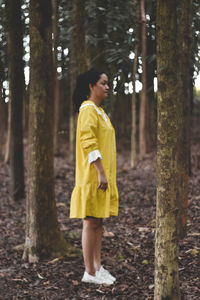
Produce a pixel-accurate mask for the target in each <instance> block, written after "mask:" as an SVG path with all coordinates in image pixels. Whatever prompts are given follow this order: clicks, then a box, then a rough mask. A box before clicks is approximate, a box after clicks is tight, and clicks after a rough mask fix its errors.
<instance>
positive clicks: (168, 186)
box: [154, 0, 180, 300]
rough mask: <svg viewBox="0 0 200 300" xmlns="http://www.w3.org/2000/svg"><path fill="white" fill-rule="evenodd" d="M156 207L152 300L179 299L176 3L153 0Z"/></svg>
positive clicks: (172, 0)
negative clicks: (154, 20)
mask: <svg viewBox="0 0 200 300" xmlns="http://www.w3.org/2000/svg"><path fill="white" fill-rule="evenodd" d="M156 21H157V73H158V139H157V207H156V243H155V293H154V300H163V299H170V300H180V290H179V275H178V254H179V245H178V232H177V218H178V205H177V189H178V180H177V176H179V174H178V170H177V160H178V159H177V156H178V137H179V122H180V120H179V115H178V114H177V111H178V108H179V104H178V102H179V99H178V97H177V59H176V58H177V53H176V21H177V18H176V2H175V1H174V0H157V20H156Z"/></svg>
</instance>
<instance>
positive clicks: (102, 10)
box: [93, 0, 108, 73]
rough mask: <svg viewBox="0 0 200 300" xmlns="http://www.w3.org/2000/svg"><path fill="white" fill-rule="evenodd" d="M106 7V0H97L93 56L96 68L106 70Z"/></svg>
mask: <svg viewBox="0 0 200 300" xmlns="http://www.w3.org/2000/svg"><path fill="white" fill-rule="evenodd" d="M106 8H107V0H97V8H96V9H97V14H96V20H97V28H96V33H97V46H96V49H95V58H94V61H93V65H94V67H95V68H96V69H97V70H101V71H104V72H105V73H106V72H107V71H108V67H107V64H106V61H105V50H106V48H105V39H104V37H105V32H106Z"/></svg>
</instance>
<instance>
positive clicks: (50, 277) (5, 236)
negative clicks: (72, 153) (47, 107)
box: [0, 118, 200, 300]
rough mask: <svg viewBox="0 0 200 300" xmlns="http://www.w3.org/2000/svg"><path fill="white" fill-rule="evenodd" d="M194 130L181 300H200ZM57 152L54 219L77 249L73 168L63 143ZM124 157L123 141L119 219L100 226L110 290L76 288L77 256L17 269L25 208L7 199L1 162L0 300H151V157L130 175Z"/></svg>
mask: <svg viewBox="0 0 200 300" xmlns="http://www.w3.org/2000/svg"><path fill="white" fill-rule="evenodd" d="M193 124H194V127H193V128H195V130H193V136H192V147H191V149H192V155H191V157H192V175H191V177H190V182H189V205H188V225H187V237H186V238H185V239H184V240H183V241H181V242H180V255H179V272H180V288H181V294H182V299H184V300H197V299H200V231H199V226H200V131H198V130H199V128H198V126H199V124H200V119H198V118H196V119H194V120H193ZM59 149H60V150H59V155H58V156H56V157H55V189H56V202H57V210H58V219H59V223H60V227H61V230H62V232H63V234H64V236H65V237H66V239H67V240H68V241H69V242H70V243H71V244H73V245H74V246H75V247H76V248H77V249H81V242H80V238H81V227H82V223H81V221H80V220H70V219H69V203H70V195H71V191H72V189H73V186H74V168H73V166H72V165H70V164H69V162H68V159H67V158H68V146H67V143H66V142H65V140H62V142H61V145H60V147H59ZM128 149H129V142H128V141H123V142H122V141H118V188H119V196H120V205H119V216H118V217H112V218H110V219H107V220H105V222H104V237H103V249H102V256H103V265H104V266H105V267H106V268H107V269H108V270H110V271H111V272H112V274H113V275H114V276H116V278H117V281H116V283H115V284H114V285H112V286H104V285H101V286H96V285H92V284H83V283H81V277H82V275H83V272H84V266H83V259H82V255H81V254H79V255H76V256H75V257H59V258H57V259H49V260H47V261H42V262H39V263H37V264H29V263H27V262H24V261H22V253H23V250H22V247H23V243H24V237H25V201H22V202H21V203H13V202H12V200H11V199H10V195H9V169H8V166H7V165H5V164H4V163H3V161H2V160H0V236H1V239H0V299H2V300H7V299H12V300H17V299H27V300H28V299H40V300H44V299H48V300H50V299H52V300H54V299H55V300H57V299H62V300H73V299H133V300H143V299H145V300H152V299H153V291H154V235H155V203H156V170H155V169H156V154H155V152H154V151H153V152H152V153H150V154H148V155H147V156H146V158H145V159H144V160H142V161H139V162H138V164H137V167H136V169H134V170H133V169H131V168H130V167H129V157H130V154H129V151H128Z"/></svg>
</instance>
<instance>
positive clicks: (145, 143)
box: [139, 0, 149, 159]
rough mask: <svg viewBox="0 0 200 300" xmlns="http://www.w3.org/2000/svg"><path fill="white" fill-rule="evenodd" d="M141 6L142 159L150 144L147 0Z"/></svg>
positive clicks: (140, 148) (140, 141)
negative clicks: (147, 78) (147, 81)
mask: <svg viewBox="0 0 200 300" xmlns="http://www.w3.org/2000/svg"><path fill="white" fill-rule="evenodd" d="M140 5H141V21H142V30H141V31H142V33H141V35H142V36H141V39H142V96H141V104H140V124H139V152H140V158H141V159H142V158H143V157H144V156H145V154H146V153H147V151H148V150H149V149H148V144H149V135H148V127H147V124H148V121H147V118H148V99H147V83H146V76H147V75H146V15H145V0H140Z"/></svg>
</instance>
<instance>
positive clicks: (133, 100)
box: [0, 0, 200, 299]
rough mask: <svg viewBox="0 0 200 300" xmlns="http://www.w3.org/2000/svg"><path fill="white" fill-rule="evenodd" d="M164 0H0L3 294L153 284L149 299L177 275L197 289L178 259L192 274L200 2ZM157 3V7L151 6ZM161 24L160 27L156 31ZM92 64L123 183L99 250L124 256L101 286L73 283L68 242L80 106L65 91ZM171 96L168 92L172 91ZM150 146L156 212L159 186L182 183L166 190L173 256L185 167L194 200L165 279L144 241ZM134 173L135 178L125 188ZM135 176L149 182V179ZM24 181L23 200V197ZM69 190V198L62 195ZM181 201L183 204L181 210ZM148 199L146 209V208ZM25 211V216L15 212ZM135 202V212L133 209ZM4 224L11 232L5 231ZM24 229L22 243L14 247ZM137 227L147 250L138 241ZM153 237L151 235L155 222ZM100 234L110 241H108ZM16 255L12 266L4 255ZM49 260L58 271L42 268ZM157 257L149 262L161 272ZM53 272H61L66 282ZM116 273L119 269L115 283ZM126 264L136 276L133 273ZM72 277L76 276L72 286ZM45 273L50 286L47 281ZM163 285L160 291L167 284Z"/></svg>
mask: <svg viewBox="0 0 200 300" xmlns="http://www.w3.org/2000/svg"><path fill="white" fill-rule="evenodd" d="M161 2H162V1H159V0H158V1H157V2H156V1H153V0H151V1H150V0H146V1H143V0H141V1H134V0H132V1H129V0H126V1H115V0H114V1H101V0H96V1H90V0H88V1H86V0H85V1H80V0H75V1H58V2H57V1H56V0H54V1H53V0H52V1H49V0H45V1H19V0H16V1H1V6H0V16H1V19H0V39H1V45H0V91H1V94H0V119H1V127H0V145H1V147H0V155H1V193H2V202H1V216H2V220H1V223H2V226H3V229H2V232H1V233H2V237H4V238H3V239H2V245H3V247H2V251H1V255H2V267H1V270H0V277H1V279H2V285H1V291H2V295H4V296H3V298H2V299H12V297H16V299H18V298H17V297H19V299H20V297H21V298H23V297H24V299H26V298H27V299H28V297H30V298H31V299H34V297H36V298H37V297H39V299H46V298H47V299H55V293H56V292H55V291H56V290H57V289H59V286H60V285H61V286H62V288H61V289H60V296H59V297H60V298H59V299H68V298H67V297H68V296H67V294H69V293H71V295H69V299H81V298H84V297H85V295H86V294H87V293H89V295H90V296H91V299H95V297H96V298H97V299H98V298H100V295H102V297H101V298H102V299H109V297H110V299H115V298H116V299H117V297H118V298H119V299H123V297H125V298H126V299H127V297H129V298H130V299H152V297H153V289H154V287H155V295H157V296H155V297H157V298H155V299H161V297H162V293H165V292H166V291H164V290H162V289H160V288H159V287H162V286H166V285H167V286H169V290H168V291H167V293H172V294H173V291H176V295H175V296H174V295H173V296H172V294H171V298H169V299H180V290H179V286H180V287H181V292H182V294H183V295H185V298H184V299H198V298H195V297H198V295H199V294H198V293H199V287H198V280H199V275H196V277H195V276H194V277H191V276H190V275H191V270H190V268H186V267H185V264H187V262H188V261H189V265H190V264H192V267H193V272H194V274H197V270H198V268H197V266H198V265H197V263H198V259H199V233H198V224H199V217H198V214H197V212H198V209H199V188H198V184H199V173H198V170H199V161H200V155H199V115H200V91H199V90H198V88H197V87H195V86H194V83H195V80H196V79H197V76H198V74H199V69H200V52H199V48H200V44H199V39H200V34H199V28H200V5H199V1H197V0H196V1H169V2H168V3H169V4H166V3H167V1H163V4H161ZM162 5H163V6H162ZM159 7H161V11H163V15H162V14H161V13H160V15H159V12H160V11H159ZM170 9H171V11H170ZM174 12H175V13H176V14H174ZM161 15H162V17H163V20H167V19H168V20H169V19H170V20H172V22H171V23H170V22H169V23H167V22H166V23H162V20H161V18H159V16H161ZM169 29H170V30H171V31H169ZM162 32H165V34H164V35H162V34H163V33H162ZM30 37H31V39H30ZM168 41H169V43H168ZM162 47H164V48H162ZM170 47H171V48H170ZM30 48H31V49H32V50H31V51H30ZM156 49H157V50H156ZM163 49H165V53H164V52H163V51H164V50H163ZM166 49H168V51H169V52H168V53H166V51H167V50H166ZM30 52H31V53H30ZM162 55H163V56H162ZM162 61H165V63H166V66H167V71H166V70H165V72H164V71H162ZM91 67H95V68H97V69H101V70H102V69H103V70H105V72H106V73H107V74H108V76H109V81H110V94H109V97H108V99H106V101H105V103H104V107H105V110H106V112H107V113H108V114H109V116H110V117H111V120H112V122H113V124H114V127H115V129H116V136H117V146H118V174H119V178H118V184H119V193H120V198H123V199H124V201H123V202H122V204H121V206H120V208H121V214H120V218H119V220H118V221H117V223H114V222H115V221H111V223H109V222H108V225H107V226H109V227H110V228H111V229H112V232H107V231H106V230H105V238H108V239H110V240H109V241H107V251H110V255H111V256H112V255H113V256H114V257H115V258H116V259H117V261H119V262H120V266H118V267H116V269H115V270H116V273H117V274H118V276H119V284H118V285H117V286H116V287H115V288H114V289H113V290H110V289H108V288H107V287H103V288H102V289H99V290H98V289H97V290H96V289H93V288H89V289H87V287H85V288H83V287H82V286H81V287H80V288H79V285H80V284H79V281H76V280H75V279H74V277H75V278H76V276H81V273H80V270H78V269H77V270H75V271H74V268H75V266H76V264H81V258H80V254H79V253H78V252H77V249H74V248H72V247H71V246H69V242H71V243H72V244H75V246H77V247H78V248H80V242H79V238H80V227H81V225H80V223H76V222H74V223H70V221H69V220H67V221H66V217H67V216H68V210H69V198H70V193H71V190H72V187H73V184H74V181H73V178H74V158H75V157H74V145H75V123H76V117H75V115H74V113H73V106H72V101H71V99H72V92H73V89H74V85H75V80H76V77H77V75H78V74H80V73H81V72H83V71H85V70H87V69H89V68H91ZM29 70H30V71H31V76H30V79H31V80H30V82H29ZM158 70H159V71H158ZM159 76H160V79H159V82H160V83H163V82H166V91H167V92H170V97H169V95H167V93H165V92H164V89H165V88H164V86H163V85H161V84H160V88H159V87H158V91H157V77H159ZM162 97H165V98H163V99H165V100H166V101H164V102H165V103H166V107H164V106H162V103H161V102H162V101H161V98H162ZM170 98H171V99H173V101H174V102H173V103H171V102H170V101H169V99H170ZM166 113H167V116H168V118H167V120H164V121H165V122H166V123H165V124H163V123H162V120H160V121H159V116H160V115H161V114H163V115H165V114H166ZM157 116H158V118H157ZM159 122H160V123H159ZM168 122H169V123H168ZM158 124H161V125H159V126H158ZM166 124H167V125H166ZM157 130H158V132H157ZM162 138H163V140H162ZM168 138H169V139H168ZM165 140H167V144H165ZM169 141H170V143H169ZM163 145H164V148H162V147H163ZM156 148H157V153H158V156H157V157H158V161H157V171H158V174H161V175H160V177H159V175H157V204H158V205H157V208H158V210H159V209H161V210H162V212H163V213H164V215H165V214H166V211H165V204H164V203H165V202H163V201H162V195H161V194H159V191H160V189H161V187H162V191H163V188H165V190H167V189H168V190H169V189H171V188H172V189H174V190H175V191H177V190H178V192H177V194H178V196H177V194H176V196H174V195H175V194H171V195H168V194H165V200H166V202H167V200H169V199H171V198H172V199H173V201H174V202H173V201H171V202H170V201H169V202H170V205H171V208H172V211H173V212H174V215H173V216H172V218H174V219H171V220H175V221H174V222H175V223H176V224H174V223H173V222H171V225H172V226H171V225H170V224H168V226H164V229H166V228H167V229H168V228H171V229H172V231H171V232H173V230H174V232H175V234H176V239H175V242H174V241H172V243H171V244H170V245H169V248H168V249H170V247H172V249H176V250H175V251H174V253H173V255H174V254H175V259H174V257H173V255H172V260H173V259H174V260H176V258H178V250H177V249H178V243H179V240H180V239H183V237H185V236H186V210H187V206H188V180H187V179H186V178H187V177H188V176H189V175H190V180H191V186H192V191H190V190H189V204H190V205H191V202H190V201H193V202H192V203H193V206H192V205H191V206H189V208H190V207H191V210H189V212H188V215H189V216H190V218H193V221H194V223H193V226H192V225H191V223H189V227H188V229H187V230H188V232H189V235H188V239H187V238H186V239H185V240H183V241H182V242H181V243H182V244H181V247H182V248H181V251H182V252H181V253H182V254H181V255H182V257H181V258H180V260H181V264H182V267H181V268H179V269H178V265H177V264H175V265H174V264H173V262H172V260H171V261H168V260H166V261H164V262H163V261H162V263H163V264H166V268H168V267H169V265H170V266H172V269H173V270H174V274H173V282H172V283H170V280H169V281H167V283H166V282H165V280H164V277H165V276H164V275H163V280H162V282H159V280H156V278H155V285H154V283H153V269H154V261H153V257H154V255H153V253H152V252H151V251H152V249H153V239H152V238H153V236H154V232H155V222H154V221H155V196H156V195H155V194H156V190H155V189H156V183H155V178H156V174H155V165H156ZM165 149H168V150H169V151H168V153H172V154H173V153H174V152H175V153H177V157H174V155H172V156H171V157H170V156H169V155H168V154H167V155H165V158H164V155H163V153H164V150H165ZM166 156H167V159H168V161H167V163H168V162H169V164H168V166H169V167H168V168H165V169H167V171H169V174H170V178H171V182H168V183H167V181H166V178H167V176H169V174H166V173H165V170H163V169H162V165H163V162H164V159H166ZM175 156H176V155H175ZM53 157H54V159H53ZM53 161H54V165H55V174H54V172H53ZM24 162H25V164H24ZM159 162H161V164H160V163H159ZM24 165H25V168H24ZM174 165H175V166H177V169H176V168H175V167H174ZM141 170H142V171H141ZM180 174H184V176H182V175H181V176H180ZM177 178H178V179H177ZM163 179H165V182H164V180H163ZM54 180H55V181H56V185H55V192H56V201H57V204H56V205H55V193H54V183H53V182H54ZM162 180H163V182H162ZM63 181H64V182H65V183H63ZM66 181H67V183H66ZM25 182H26V184H25ZM133 182H134V185H135V187H134V188H130V187H131V186H132V185H133ZM173 182H176V185H175V187H172V185H173ZM123 183H125V184H124V185H123ZM168 184H169V185H168ZM141 186H146V190H145V189H144V188H142V187H141ZM25 191H26V210H25V203H24V201H23V199H24V198H25ZM170 197H171V198H170ZM136 198H137V199H136ZM186 198H187V199H186ZM133 199H134V200H133ZM180 199H183V200H186V202H187V203H186V204H185V202H184V201H182V200H180ZM179 200H180V201H179ZM132 201H133V203H132ZM66 202H67V207H65V206H63V205H64V203H65V204H66ZM56 206H57V210H58V216H59V218H57V212H56ZM174 207H175V209H174ZM177 207H178V210H179V211H180V213H179V214H178V216H177V213H176V211H177ZM194 207H196V210H197V212H195V211H194ZM168 209H169V207H168ZM11 211H12V212H11ZM149 211H151V213H152V216H154V217H152V219H151V220H150V219H149ZM15 212H16V214H15ZM63 212H64V213H63ZM21 214H22V216H23V218H20V215H21ZM141 214H142V215H143V218H140V217H139V216H141ZM25 215H26V220H25ZM33 216H34V217H33ZM127 216H128V220H127ZM67 218H68V217H67ZM112 222H113V223H112ZM127 222H128V224H129V226H132V231H131V232H130V231H129V230H128V229H126V230H125V229H124V228H126V227H127ZM168 222H169V223H170V221H169V220H168ZM60 223H61V231H62V233H61V232H60V229H59V227H60ZM114 224H117V228H118V229H116V228H115V225H114ZM159 224H160V222H159V211H157V226H158V227H157V232H158V233H159V232H162V225H159ZM173 225H174V227H173ZM12 226H14V228H15V229H14V230H12ZM159 226H161V227H159ZM170 226H171V227H170ZM25 227H26V233H25V232H24V231H25ZM38 228H39V230H38ZM74 228H75V230H74ZM169 231H170V230H169ZM138 232H139V233H140V234H139V236H138ZM63 233H64V236H65V239H63ZM10 235H11V236H12V238H11V239H10V241H8V243H7V239H8V237H9V236H10ZM24 235H25V245H24V244H22V245H21V247H19V246H18V244H19V243H22V242H23V241H24ZM123 235H124V236H123ZM134 237H136V238H134ZM144 237H145V239H146V242H145V243H146V247H147V250H146V251H147V252H145V250H144V246H143V245H144V243H143V242H142V240H143V239H144ZM124 238H127V239H128V243H125V244H126V246H124V245H125V244H124V245H123V241H124ZM156 238H157V244H156V245H157V246H158V244H159V234H158V235H157V237H156ZM108 244H111V246H110V249H109V247H108ZM191 244H192V245H193V246H191ZM16 246H17V247H16ZM13 247H14V248H13ZM173 247H175V248H173ZM157 248H159V247H157ZM161 248H162V247H161ZM165 248H166V247H165ZM3 249H4V250H3ZM66 249H68V255H66ZM117 249H118V250H119V251H117ZM138 249H140V250H141V253H142V254H141V253H139V252H140V251H139V250H138ZM22 252H23V255H22ZM169 253H170V251H168V253H167V254H165V253H164V254H163V253H159V252H157V253H156V254H155V255H156V257H159V256H161V257H162V258H163V257H165V255H167V256H168V257H169V256H170V254H169ZM188 253H189V254H190V255H191V256H192V258H193V260H192V261H191V257H188V256H187V254H188ZM22 256H23V260H22V259H21V258H22ZM50 257H56V260H53V261H49V260H48V261H46V262H45V263H44V264H43V265H41V266H39V265H38V264H37V262H38V261H39V260H41V259H47V258H50ZM69 257H70V259H69ZM13 260H14V267H13V266H11V264H12V261H13ZM104 260H105V262H106V263H108V264H109V265H111V266H112V265H113V263H114V262H113V261H112V260H110V261H109V257H108V256H105V258H104ZM23 261H28V263H29V264H27V263H22V262H23ZM63 261H64V263H62V262H63ZM182 261H183V263H182ZM50 262H51V263H50ZM69 262H71V264H72V266H71V265H70V264H69ZM55 264H56V265H55ZM134 264H135V265H134ZM195 266H196V268H195ZM21 267H22V270H21V269H20V268H21ZM51 268H52V274H53V273H54V274H55V276H56V278H55V277H54V278H51V279H49V280H48V278H50V276H51V274H50V271H49V270H51ZM56 268H57V269H58V271H56ZM145 268H146V269H145ZM159 268H160V266H159V263H157V264H156V270H157V272H158V271H159ZM19 269H20V271H19ZM136 270H138V275H137V274H136V273H137V271H136ZM180 270H182V271H183V273H184V276H185V277H184V276H183V277H184V281H183V282H182V283H181V285H180V283H179V280H178V271H180ZM81 271H82V270H81ZM18 272H19V273H18ZM164 273H165V272H164V271H163V274H164ZM17 274H18V275H17ZM33 274H34V275H33ZM56 274H57V275H56ZM60 274H63V278H65V280H66V281H67V282H68V283H67V286H68V287H67V288H66V287H65V284H66V283H65V282H64V280H61V278H60V277H61V275H60ZM133 274H134V275H133ZM123 276H125V278H126V279H125V282H123V283H122V278H123ZM132 276H133V277H134V280H135V282H137V280H138V283H134V282H133V283H131V282H130V278H132ZM181 276H182V275H181ZM183 277H181V278H183ZM59 278H60V281H59ZM141 278H143V280H142V279H141ZM195 278H196V279H195ZM120 279H121V282H120ZM141 281H144V282H143V283H142V282H141ZM53 282H54V283H53ZM15 283H17V290H16V289H15V287H14V285H15ZM186 283H187V284H186ZM70 284H72V287H73V288H72V289H70V292H69V286H70ZM45 285H46V286H47V288H46V289H45V291H43V287H44V286H45ZM4 287H6V288H5V289H4ZM137 287H138V288H137ZM156 289H157V290H156ZM34 291H36V296H35V295H34V293H35V292H34ZM192 293H193V294H192ZM163 295H164V296H165V297H166V294H163ZM192 295H194V297H193V296H192ZM6 297H7V298H6ZM56 297H57V296H56ZM133 297H134V298H133ZM173 297H174V298H173ZM182 297H183V296H182ZM125 298H124V299H125Z"/></svg>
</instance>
